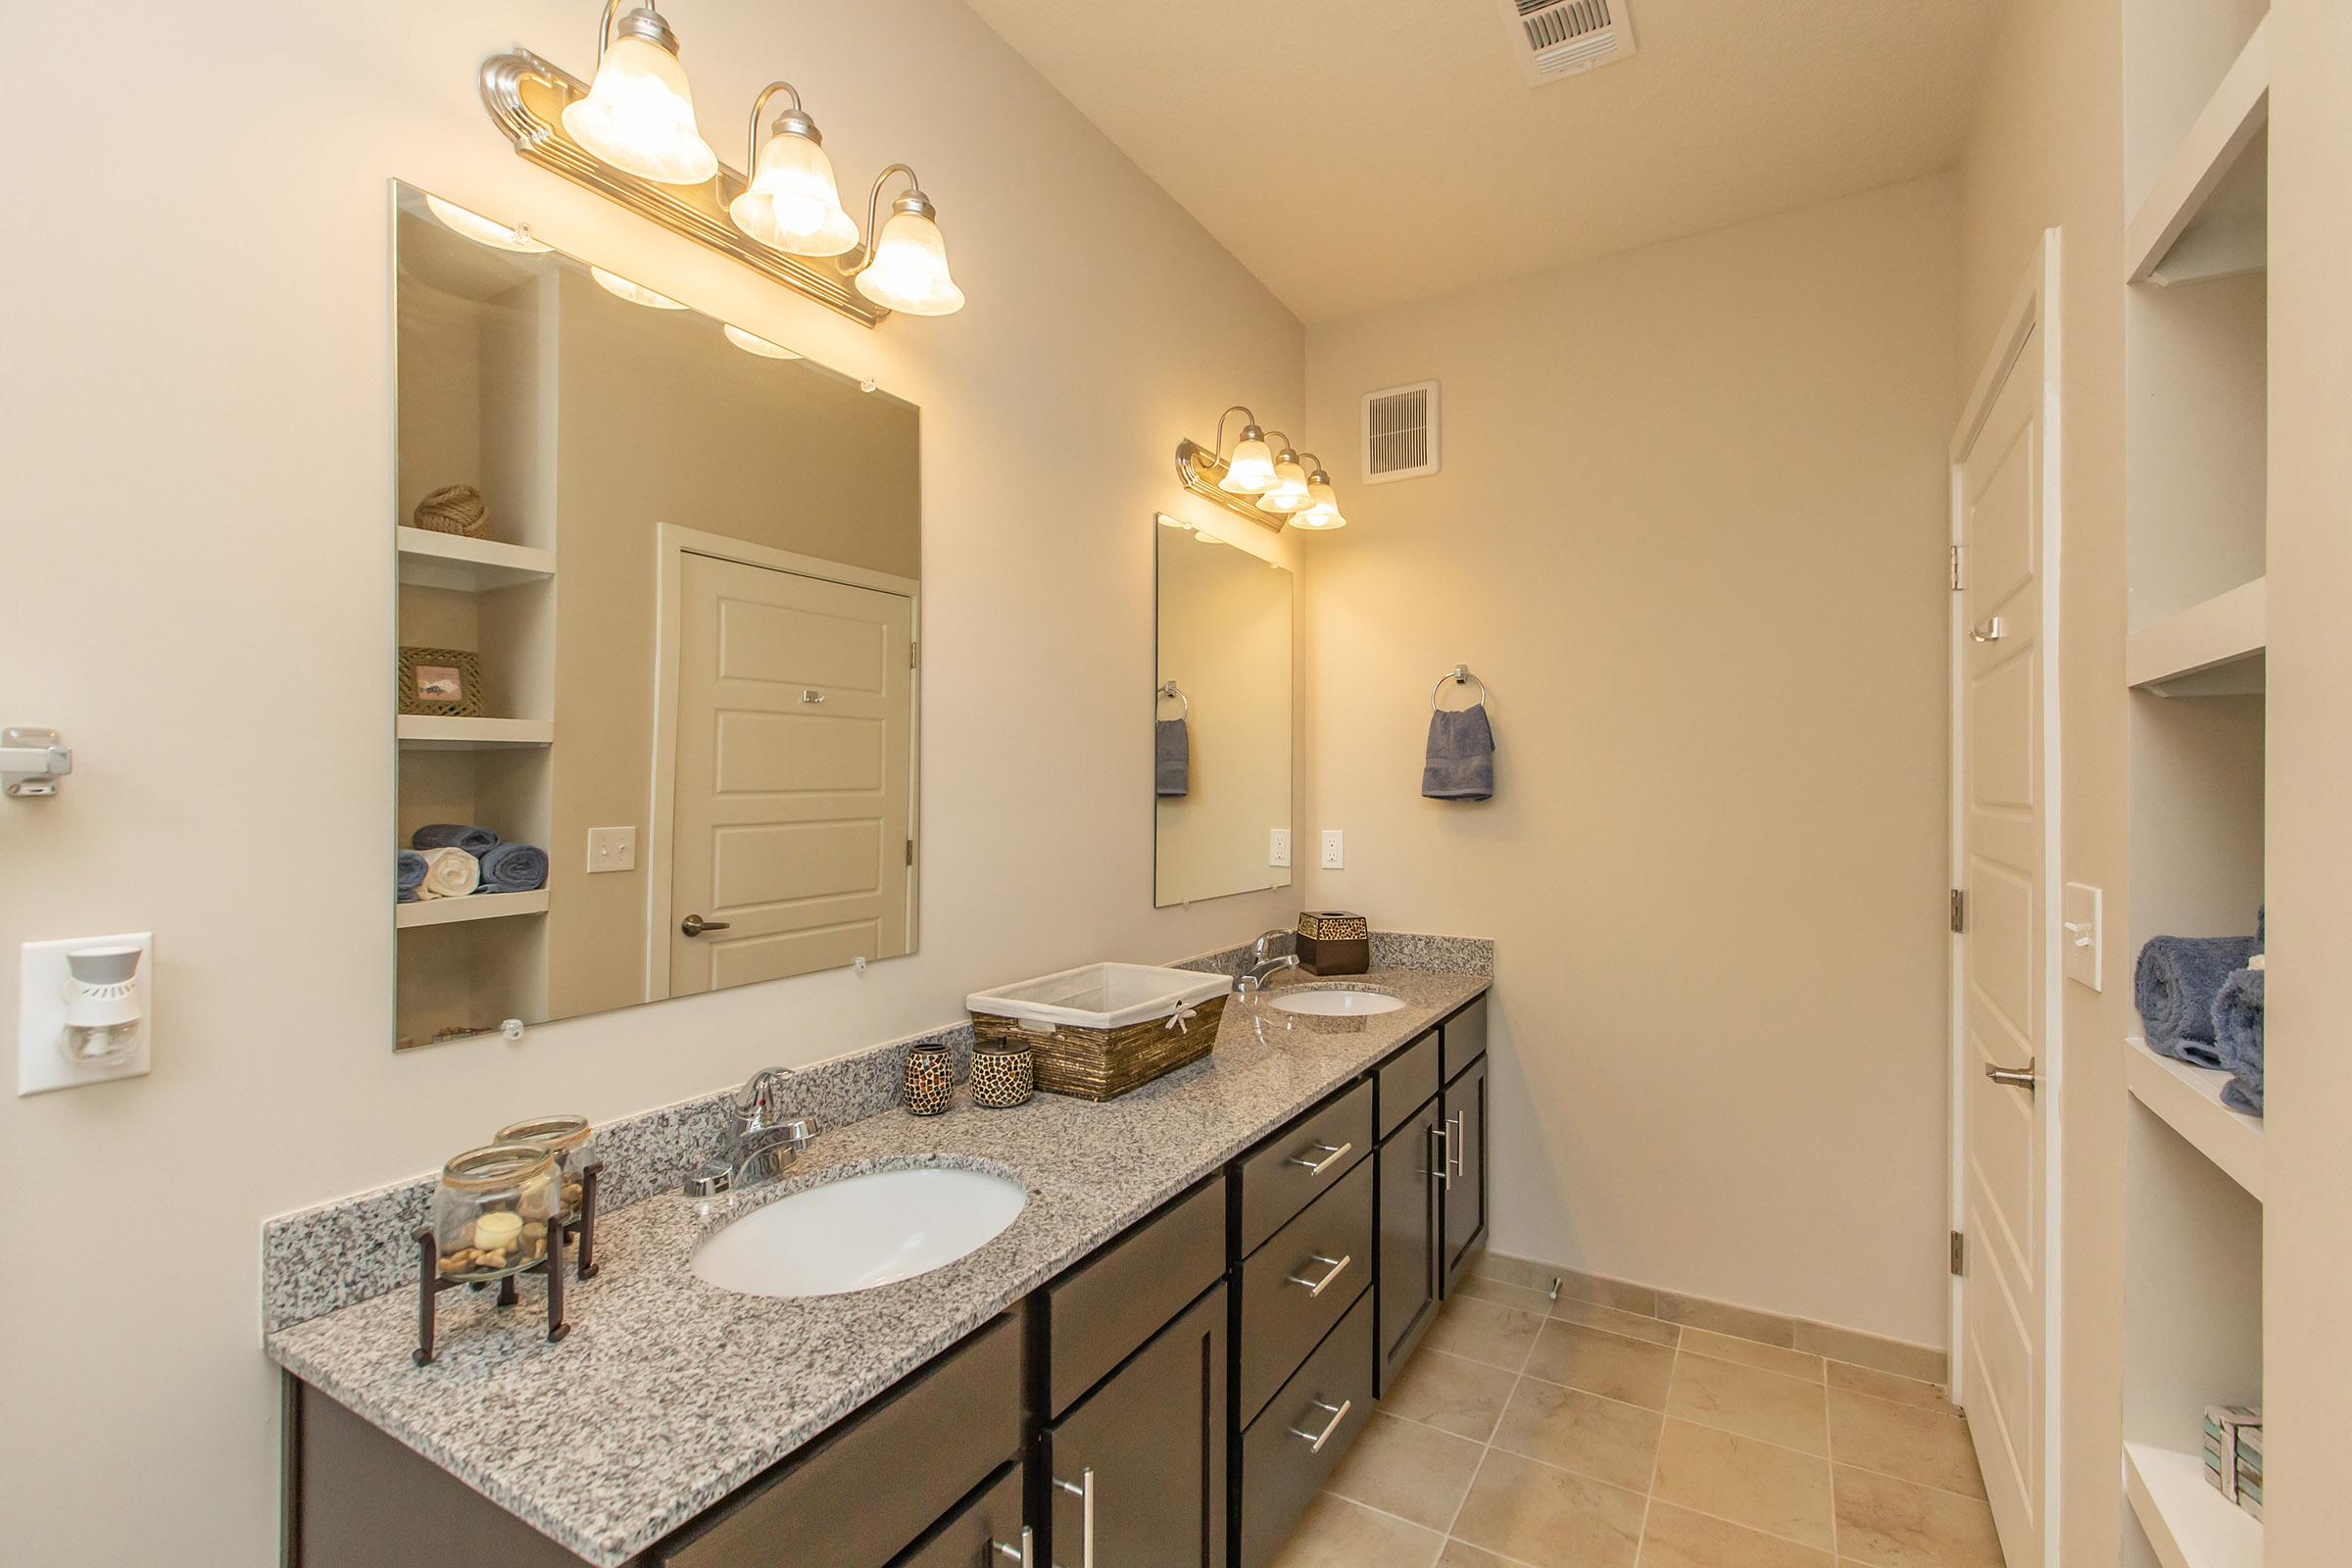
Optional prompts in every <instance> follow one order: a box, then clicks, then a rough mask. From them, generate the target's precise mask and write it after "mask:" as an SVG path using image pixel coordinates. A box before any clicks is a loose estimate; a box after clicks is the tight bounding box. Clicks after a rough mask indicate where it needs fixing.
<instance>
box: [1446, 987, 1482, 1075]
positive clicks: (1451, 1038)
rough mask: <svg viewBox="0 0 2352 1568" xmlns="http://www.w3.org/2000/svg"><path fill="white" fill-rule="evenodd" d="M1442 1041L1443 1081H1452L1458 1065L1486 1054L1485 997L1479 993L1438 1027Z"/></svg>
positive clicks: (1460, 1066)
mask: <svg viewBox="0 0 2352 1568" xmlns="http://www.w3.org/2000/svg"><path fill="white" fill-rule="evenodd" d="M1438 1035H1439V1037H1440V1039H1441V1040H1443V1041H1444V1052H1443V1054H1444V1055H1445V1058H1446V1082H1447V1083H1451V1082H1453V1081H1454V1080H1455V1079H1456V1078H1459V1077H1460V1076H1461V1075H1462V1069H1463V1068H1464V1067H1467V1066H1469V1065H1470V1064H1471V1063H1472V1062H1474V1061H1476V1060H1477V1059H1478V1058H1479V1057H1481V1056H1483V1055H1485V1054H1487V999H1486V998H1485V997H1483V996H1482V997H1480V998H1479V999H1478V1000H1477V1001H1475V1002H1473V1003H1471V1004H1470V1005H1468V1006H1467V1007H1464V1008H1463V1009H1462V1010H1461V1011H1459V1012H1457V1013H1455V1014H1454V1015H1453V1016H1452V1017H1450V1018H1448V1019H1446V1021H1445V1023H1443V1024H1441V1025H1440V1026H1439V1028H1438Z"/></svg>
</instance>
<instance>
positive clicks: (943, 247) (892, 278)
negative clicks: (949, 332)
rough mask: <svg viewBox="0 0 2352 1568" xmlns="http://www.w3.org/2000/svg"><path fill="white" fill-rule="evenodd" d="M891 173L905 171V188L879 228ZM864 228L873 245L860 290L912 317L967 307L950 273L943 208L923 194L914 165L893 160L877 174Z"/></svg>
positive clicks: (887, 307) (860, 278)
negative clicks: (941, 217)
mask: <svg viewBox="0 0 2352 1568" xmlns="http://www.w3.org/2000/svg"><path fill="white" fill-rule="evenodd" d="M893 174H905V175H906V176H907V188H906V189H905V190H904V191H901V192H900V193H899V197H898V199H897V200H896V201H894V202H892V203H891V204H890V221H889V222H887V223H884V224H883V225H882V226H881V228H880V229H878V230H877V229H876V228H875V227H874V222H875V221H876V220H877V219H878V218H879V217H880V216H881V210H882V187H883V186H884V185H885V184H887V183H889V180H890V176H891V175H893ZM865 231H866V232H867V233H868V234H871V235H873V236H874V239H873V250H872V251H871V252H870V253H869V254H868V255H867V256H866V258H865V265H863V266H862V267H860V268H858V293H860V294H862V295H864V296H865V297H866V298H867V299H869V300H872V301H873V302H874V303H875V304H876V305H879V306H881V307H882V308H883V309H885V310H892V311H904V312H906V313H907V315H908V316H953V315H955V314H956V312H957V311H960V310H962V309H963V290H962V289H960V288H957V287H956V279H955V278H954V277H952V276H950V275H949V273H948V242H947V239H946V237H945V236H944V235H942V234H941V233H940V231H939V209H938V208H937V207H936V206H934V205H933V204H932V201H931V198H930V197H929V196H926V195H924V194H923V187H922V183H921V181H919V180H918V179H916V177H915V173H914V171H913V170H911V169H909V168H907V166H906V165H905V164H893V165H891V166H890V167H889V168H888V169H885V170H883V171H882V172H881V173H879V174H876V175H875V176H874V188H873V191H872V193H871V194H870V195H868V196H867V197H866V202H865Z"/></svg>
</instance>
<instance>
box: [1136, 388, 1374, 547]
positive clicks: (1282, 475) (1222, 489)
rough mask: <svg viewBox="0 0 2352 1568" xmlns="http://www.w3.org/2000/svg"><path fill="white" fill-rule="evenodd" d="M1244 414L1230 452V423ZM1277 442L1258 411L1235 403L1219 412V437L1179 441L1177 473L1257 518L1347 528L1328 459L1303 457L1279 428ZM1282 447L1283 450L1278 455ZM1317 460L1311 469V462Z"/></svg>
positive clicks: (1274, 525)
mask: <svg viewBox="0 0 2352 1568" xmlns="http://www.w3.org/2000/svg"><path fill="white" fill-rule="evenodd" d="M1237 414H1238V415H1240V416H1241V417H1242V420H1243V424H1242V433H1241V436H1240V438H1239V439H1238V440H1236V441H1235V442H1234V447H1233V451H1232V453H1231V455H1226V453H1225V423H1226V421H1227V420H1228V419H1230V418H1232V417H1233V416H1235V415H1237ZM1272 440H1273V441H1274V442H1279V443H1280V446H1279V447H1276V446H1275V445H1273V444H1272V443H1271V442H1269V440H1268V438H1267V435H1266V432H1265V431H1263V430H1261V429H1259V428H1258V424H1257V416H1256V415H1254V414H1252V413H1250V410H1249V409H1247V408H1245V407H1244V406H1243V405H1241V404H1238V403H1237V404H1235V405H1234V406H1233V407H1232V408H1230V409H1227V410H1226V411H1225V412H1224V413H1223V414H1220V415H1218V416H1217V433H1216V443H1215V445H1213V446H1205V447H1204V446H1202V445H1201V443H1200V442H1198V441H1192V440H1184V441H1179V442H1177V443H1176V476H1177V477H1178V478H1179V479H1181V480H1182V481H1183V482H1184V487H1185V488H1186V489H1187V490H1190V491H1191V492H1193V494H1195V495H1197V496H1206V497H1207V498H1208V499H1209V500H1211V501H1214V502H1215V503H1216V504H1217V505H1218V506H1220V507H1223V508H1224V509H1225V510H1226V511H1228V512H1230V513H1233V514H1235V515H1238V516H1244V517H1248V518H1249V519H1250V521H1251V522H1254V523H1257V524H1259V525H1260V526H1263V527H1267V528H1271V529H1274V530H1275V531H1276V532H1280V531H1281V530H1282V529H1283V528H1284V527H1286V526H1288V525H1289V524H1290V523H1292V522H1294V521H1296V522H1298V523H1299V524H1300V526H1302V527H1308V528H1344V527H1346V526H1347V524H1348V519H1347V518H1346V517H1343V516H1341V515H1340V503H1339V496H1338V494H1337V492H1335V491H1334V490H1333V489H1332V484H1331V475H1330V474H1328V473H1326V472H1324V471H1323V462H1322V460H1321V459H1320V458H1315V457H1314V456H1313V455H1312V454H1311V453H1310V454H1309V455H1308V458H1307V459H1306V460H1303V461H1302V460H1301V459H1300V458H1299V453H1298V451H1297V450H1296V449H1295V448H1294V447H1293V445H1292V443H1291V439H1290V437H1289V436H1286V435H1284V434H1282V432H1280V431H1279V430H1278V431H1276V432H1275V433H1274V436H1273V438H1272ZM1278 453H1279V455H1277V454H1278ZM1309 461H1311V462H1312V463H1313V464H1314V467H1313V468H1312V470H1311V471H1310V470H1309V469H1308V467H1307V466H1306V464H1307V462H1309Z"/></svg>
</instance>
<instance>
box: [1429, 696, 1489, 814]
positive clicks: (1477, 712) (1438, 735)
mask: <svg viewBox="0 0 2352 1568" xmlns="http://www.w3.org/2000/svg"><path fill="white" fill-rule="evenodd" d="M1421 793H1422V794H1424V795H1426V796H1428V797H1429V798H1430V799H1431V800H1433V801H1491V800H1493V799H1494V798H1495V726H1494V724H1493V723H1492V722H1490V721H1489V719H1488V718H1487V705H1486V704H1484V703H1473V704H1472V705H1471V706H1469V707H1468V708H1465V709H1462V710H1460V711H1453V710H1450V709H1444V708H1441V709H1438V710H1436V711H1433V712H1431V714H1430V715H1429V755H1428V757H1427V758H1426V759H1425V760H1423V762H1422V764H1421Z"/></svg>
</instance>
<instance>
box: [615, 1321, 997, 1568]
mask: <svg viewBox="0 0 2352 1568" xmlns="http://www.w3.org/2000/svg"><path fill="white" fill-rule="evenodd" d="M1020 1452H1021V1320H1020V1318H1019V1317H1018V1316H1016V1315H1013V1314H1007V1315H1005V1316H1004V1317H1001V1318H999V1319H997V1321H996V1322H994V1323H992V1324H990V1325H989V1326H988V1327H987V1328H985V1329H982V1330H981V1331H980V1332H979V1333H978V1334H975V1335H973V1336H972V1337H971V1338H970V1339H968V1340H966V1341H964V1342H963V1344H961V1345H959V1346H957V1347H956V1348H955V1349H953V1350H950V1351H949V1352H948V1353H947V1354H946V1355H943V1356H941V1357H940V1358H939V1359H938V1360H937V1361H934V1362H933V1363H932V1364H931V1365H930V1366H929V1367H927V1368H925V1369H924V1370H923V1371H921V1372H918V1373H916V1374H915V1375H914V1376H913V1377H911V1378H909V1379H907V1382H905V1383H903V1384H901V1385H900V1386H899V1392H898V1393H897V1394H896V1395H895V1396H894V1397H890V1398H889V1400H888V1402H886V1403H884V1404H881V1405H879V1406H877V1407H875V1408H873V1409H871V1410H868V1411H866V1412H865V1413H864V1414H862V1415H859V1416H855V1417H853V1418H852V1419H851V1422H850V1424H849V1425H848V1426H846V1427H844V1428H842V1429H841V1430H839V1431H836V1432H834V1433H832V1434H830V1435H829V1436H826V1437H824V1438H820V1439H818V1440H817V1442H816V1444H815V1446H813V1447H810V1448H808V1449H805V1450H803V1451H802V1452H801V1454H800V1455H798V1456H797V1457H795V1458H792V1459H788V1460H786V1461H785V1463H784V1465H783V1466H782V1467H781V1469H780V1470H779V1471H778V1472H777V1473H775V1474H774V1476H773V1477H772V1479H769V1480H766V1481H755V1482H753V1483H752V1484H751V1485H750V1486H748V1487H746V1488H745V1489H744V1490H743V1491H742V1492H740V1493H738V1494H736V1500H735V1501H733V1502H731V1503H727V1504H724V1505H722V1506H721V1507H720V1508H719V1509H718V1510H716V1511H715V1512H713V1513H711V1514H710V1515H707V1516H706V1518H705V1521H704V1522H703V1523H701V1524H699V1525H697V1526H694V1527H691V1529H690V1531H689V1533H688V1534H687V1535H685V1536H683V1537H681V1538H677V1539H675V1540H673V1541H672V1542H671V1543H669V1544H665V1545H662V1546H659V1547H656V1548H655V1550H654V1552H653V1554H652V1559H651V1560H652V1561H654V1562H656V1563H659V1564H661V1565H662V1568H772V1565H773V1564H776V1563H779V1562H790V1563H792V1564H794V1568H873V1565H874V1564H876V1563H887V1562H889V1561H890V1560H891V1559H892V1558H893V1557H895V1556H897V1555H898V1554H899V1553H900V1552H902V1551H904V1550H905V1549H906V1548H907V1544H909V1543H910V1542H912V1541H913V1540H914V1539H915V1538H916V1537H918V1536H920V1535H921V1534H922V1533H923V1532H924V1531H926V1530H928V1529H930V1528H931V1526H932V1524H933V1523H934V1522H936V1521H937V1520H938V1519H939V1518H940V1517H941V1516H942V1515H943V1514H945V1513H947V1511H948V1510H949V1509H951V1508H953V1507H955V1506H956V1503H958V1502H960V1501H961V1500H962V1499H963V1497H964V1495H966V1494H967V1493H969V1492H970V1491H971V1490H972V1489H973V1488H974V1487H976V1486H978V1485H979V1484H980V1483H981V1482H982V1481H983V1480H985V1479H987V1477H988V1475H989V1472H991V1471H993V1470H995V1469H996V1468H997V1466H999V1465H1001V1464H1004V1463H1005V1462H1006V1461H1007V1460H1010V1459H1016V1458H1018V1457H1019V1456H1020ZM845 1499H850V1500H849V1501H846V1502H845Z"/></svg>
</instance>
